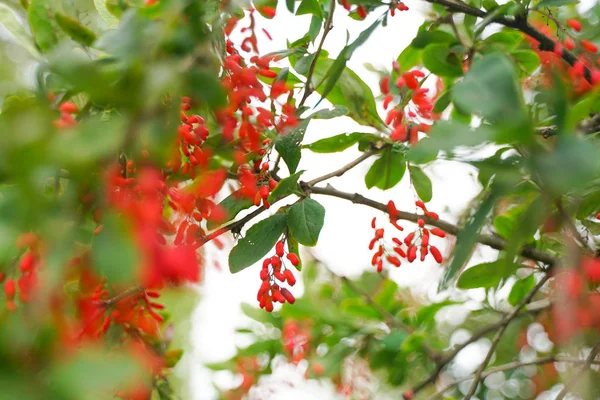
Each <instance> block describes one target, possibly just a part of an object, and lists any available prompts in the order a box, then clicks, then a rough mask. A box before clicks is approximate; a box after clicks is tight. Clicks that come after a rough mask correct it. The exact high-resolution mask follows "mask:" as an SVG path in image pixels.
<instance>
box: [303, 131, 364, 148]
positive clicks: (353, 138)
mask: <svg viewBox="0 0 600 400" xmlns="http://www.w3.org/2000/svg"><path fill="white" fill-rule="evenodd" d="M365 135H369V134H368V133H362V132H353V133H342V134H339V135H335V136H331V137H328V138H325V139H321V140H317V141H316V142H314V143H310V144H307V145H304V146H303V147H304V148H306V149H309V150H310V151H313V152H315V153H337V152H339V151H343V150H346V149H347V148H349V147H352V145H354V144H356V143H358V141H359V140H360V139H362V138H363V137H364V136H365Z"/></svg>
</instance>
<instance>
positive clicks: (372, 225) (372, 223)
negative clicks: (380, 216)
mask: <svg viewBox="0 0 600 400" xmlns="http://www.w3.org/2000/svg"><path fill="white" fill-rule="evenodd" d="M376 222H377V217H373V219H372V220H371V228H373V229H375V227H376V226H377V225H375V224H376Z"/></svg>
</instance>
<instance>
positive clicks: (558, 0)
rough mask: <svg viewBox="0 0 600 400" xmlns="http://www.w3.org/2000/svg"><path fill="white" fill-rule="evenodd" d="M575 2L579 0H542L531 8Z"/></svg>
mask: <svg viewBox="0 0 600 400" xmlns="http://www.w3.org/2000/svg"><path fill="white" fill-rule="evenodd" d="M577 3H579V0H542V1H540V2H539V3H537V4H536V5H535V7H533V8H535V9H539V8H543V7H559V6H566V5H570V4H577Z"/></svg>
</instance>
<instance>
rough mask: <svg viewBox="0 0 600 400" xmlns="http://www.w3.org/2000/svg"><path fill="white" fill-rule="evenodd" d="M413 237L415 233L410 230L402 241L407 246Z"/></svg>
mask: <svg viewBox="0 0 600 400" xmlns="http://www.w3.org/2000/svg"><path fill="white" fill-rule="evenodd" d="M414 238H415V233H414V232H412V233H409V234H408V235H406V237H405V238H404V243H405V244H406V245H407V246H409V245H410V244H411V243H412V241H413V239H414Z"/></svg>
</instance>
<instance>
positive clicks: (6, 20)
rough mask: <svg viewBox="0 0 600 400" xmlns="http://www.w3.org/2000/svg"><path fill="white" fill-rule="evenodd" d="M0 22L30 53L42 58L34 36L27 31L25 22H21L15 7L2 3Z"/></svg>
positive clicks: (0, 4)
mask: <svg viewBox="0 0 600 400" xmlns="http://www.w3.org/2000/svg"><path fill="white" fill-rule="evenodd" d="M0 23H2V25H3V26H4V27H5V28H6V30H7V31H9V32H10V33H11V35H12V36H13V37H14V38H15V40H16V42H17V43H19V44H20V45H21V46H22V47H23V48H24V49H25V50H27V51H28V52H29V54H31V55H32V56H34V57H35V58H40V52H39V51H38V50H37V48H36V47H35V44H34V42H33V38H32V37H31V35H30V34H29V33H27V31H26V30H25V28H24V27H23V24H21V23H20V22H19V20H18V19H17V17H16V14H15V12H14V11H13V9H12V8H10V7H9V6H7V5H6V4H4V3H0Z"/></svg>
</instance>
